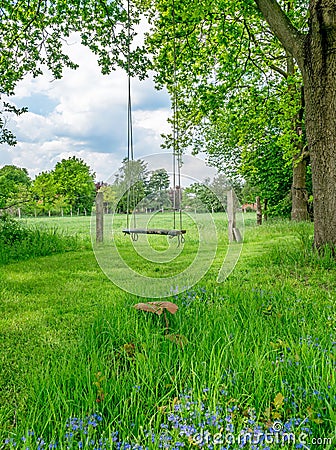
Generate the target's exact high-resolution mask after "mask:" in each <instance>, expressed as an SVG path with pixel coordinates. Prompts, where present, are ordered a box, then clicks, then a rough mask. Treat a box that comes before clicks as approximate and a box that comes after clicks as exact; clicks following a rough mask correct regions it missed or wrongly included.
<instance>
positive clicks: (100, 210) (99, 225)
mask: <svg viewBox="0 0 336 450" xmlns="http://www.w3.org/2000/svg"><path fill="white" fill-rule="evenodd" d="M103 239H104V194H103V192H98V193H97V196H96V241H97V242H103Z"/></svg>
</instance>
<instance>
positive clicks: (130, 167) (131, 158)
mask: <svg viewBox="0 0 336 450" xmlns="http://www.w3.org/2000/svg"><path fill="white" fill-rule="evenodd" d="M127 92H128V99H127V172H128V173H127V174H126V176H127V177H128V181H129V185H128V189H127V207H126V208H127V210H126V212H127V218H126V222H127V228H130V218H129V217H130V203H131V200H132V203H133V206H134V205H135V204H136V203H135V188H134V182H133V179H132V175H133V169H134V167H133V161H134V145H133V120H132V95H131V7H130V0H128V1H127ZM131 192H132V198H131ZM132 217H133V226H134V228H136V217H135V212H134V211H133V214H132Z"/></svg>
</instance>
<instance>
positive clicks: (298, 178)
mask: <svg viewBox="0 0 336 450" xmlns="http://www.w3.org/2000/svg"><path fill="white" fill-rule="evenodd" d="M306 172H307V163H306V159H304V158H302V156H301V154H299V155H298V156H297V157H296V158H294V160H293V184H292V213H291V218H292V220H294V221H296V222H301V221H304V220H308V192H307V188H306Z"/></svg>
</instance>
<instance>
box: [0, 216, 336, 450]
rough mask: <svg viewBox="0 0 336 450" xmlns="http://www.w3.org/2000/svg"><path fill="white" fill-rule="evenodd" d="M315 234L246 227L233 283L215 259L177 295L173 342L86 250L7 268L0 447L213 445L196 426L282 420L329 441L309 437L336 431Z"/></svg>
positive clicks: (331, 274) (326, 273) (324, 274)
mask: <svg viewBox="0 0 336 450" xmlns="http://www.w3.org/2000/svg"><path fill="white" fill-rule="evenodd" d="M311 234H312V227H311V225H310V224H305V225H302V226H301V225H300V224H298V225H296V224H290V223H287V222H284V223H269V224H267V225H266V226H263V227H260V228H256V227H249V228H248V229H247V230H246V244H245V245H244V249H243V253H242V256H241V259H240V260H239V262H238V264H237V266H236V268H235V271H234V272H233V274H232V275H231V276H230V277H229V278H228V279H227V280H226V282H225V283H222V284H216V283H214V281H213V276H214V273H213V269H211V270H210V272H209V274H208V275H207V276H206V277H205V278H204V279H203V280H202V281H201V282H200V283H199V284H198V285H197V286H195V287H193V288H191V289H189V290H188V291H186V292H185V293H183V294H180V295H178V296H173V297H171V298H170V300H171V301H173V302H175V303H176V304H178V306H179V311H178V312H177V314H176V315H174V316H170V317H169V327H170V330H169V332H170V335H171V336H175V339H171V340H169V339H167V337H166V335H165V332H164V322H163V320H162V317H159V316H156V315H150V314H148V313H145V312H140V311H136V310H135V309H134V308H133V305H134V304H135V303H137V302H138V301H139V298H137V297H136V296H133V295H130V294H127V293H125V292H122V291H121V290H119V289H117V288H116V287H114V286H113V285H112V284H111V283H109V282H108V280H107V279H106V278H105V277H104V276H103V275H102V274H101V273H100V272H99V269H98V267H97V265H96V263H95V260H94V258H93V255H92V253H91V252H89V251H83V252H82V253H80V254H78V253H77V254H67V255H55V256H54V257H52V258H48V263H47V266H46V267H45V268H44V269H45V270H44V271H42V273H41V274H40V275H39V277H36V275H35V278H34V274H35V273H36V268H37V267H42V266H43V264H44V263H43V261H44V260H43V258H42V259H40V260H39V261H38V260H32V261H27V262H26V263H20V264H16V265H15V266H14V265H13V266H8V267H7V268H5V270H4V274H3V281H2V289H3V292H4V293H5V297H6V302H5V303H4V304H3V305H2V310H3V313H4V314H3V316H2V319H0V330H1V333H2V337H3V340H2V342H3V343H5V344H3V349H2V352H1V355H2V356H1V357H0V358H2V363H3V364H2V367H1V377H0V380H1V381H0V382H1V394H0V395H1V406H0V437H1V438H2V439H9V442H8V444H6V445H5V446H4V448H10V447H14V441H15V442H16V448H26V447H29V448H30V449H35V448H43V447H44V446H43V445H42V446H41V440H40V441H38V438H39V437H40V436H41V437H42V438H43V440H44V441H45V442H46V444H49V443H51V444H55V445H56V443H57V447H58V448H80V447H81V446H82V447H85V448H122V449H126V448H139V449H140V448H145V447H146V446H147V447H148V448H150V449H153V450H154V449H157V448H161V446H162V448H167V449H168V448H171V449H173V448H180V447H181V446H182V444H183V445H184V447H185V448H212V447H207V446H206V445H205V444H204V445H201V444H200V443H198V444H197V442H199V441H197V434H200V433H201V432H202V430H203V431H204V430H207V431H208V432H209V433H210V434H211V436H213V435H214V434H215V433H216V432H219V431H220V432H221V433H222V434H225V433H229V430H232V431H233V432H234V434H235V435H236V436H237V434H238V433H239V430H243V429H252V430H255V429H256V427H259V428H258V429H260V430H261V429H262V430H268V431H269V430H270V429H271V427H272V424H274V422H276V421H280V422H281V423H282V424H283V426H286V427H287V428H288V429H289V430H294V431H295V433H296V435H297V436H298V435H299V432H306V433H307V434H308V435H309V436H308V438H307V442H308V444H307V448H316V449H317V448H327V449H328V448H329V449H331V448H333V447H332V444H331V443H330V442H329V441H325V442H324V443H323V445H320V446H319V445H312V444H309V442H311V439H312V437H315V438H318V437H321V438H326V439H334V438H335V423H336V416H335V404H336V397H335V395H336V392H335V378H334V371H335V356H334V350H335V341H336V339H335V323H336V322H335V313H334V311H335V290H336V276H335V275H336V267H335V263H334V262H333V261H332V260H331V259H330V258H329V256H328V255H325V256H324V257H321V256H319V257H318V256H316V255H315V254H314V253H312V252H311V251H310V248H311V247H310V243H309V244H308V243H307V242H309V239H310V236H311ZM124 245H125V248H124V251H127V249H126V247H127V245H130V243H129V241H128V240H126V241H125V243H124ZM190 245H193V244H190ZM305 248H306V251H304V249H305ZM18 281H19V284H18ZM28 286H29V289H28ZM32 430H33V431H34V435H32ZM186 430H189V431H188V433H189V434H188V433H186ZM192 430H195V431H192ZM299 430H300V431H299ZM309 433H311V434H309ZM21 437H24V438H25V439H26V440H25V441H24V442H23V441H21ZM11 439H12V440H11ZM117 442H119V443H120V444H118V445H119V447H118V445H117ZM91 443H92V445H91ZM209 445H213V446H214V444H213V442H212V443H210V444H209ZM141 446H142V447H141ZM244 447H246V448H250V447H249V446H248V445H246V446H244ZM268 447H269V448H279V445H275V444H274V445H269V446H268ZM214 448H224V444H223V445H222V447H221V446H220V445H217V446H214ZM225 448H230V449H233V448H234V449H236V448H240V447H239V445H238V444H237V443H236V444H234V445H233V444H232V445H231V446H227V445H226V446H225ZM259 448H267V446H266V443H265V442H264V443H263V444H260V446H259ZM281 448H292V447H291V446H283V447H281Z"/></svg>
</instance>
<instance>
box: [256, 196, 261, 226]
mask: <svg viewBox="0 0 336 450" xmlns="http://www.w3.org/2000/svg"><path fill="white" fill-rule="evenodd" d="M256 205H257V225H262V208H261V201H260V197H259V195H258V197H256Z"/></svg>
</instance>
